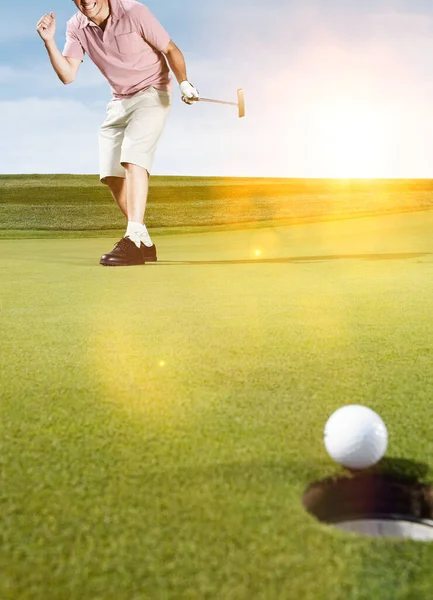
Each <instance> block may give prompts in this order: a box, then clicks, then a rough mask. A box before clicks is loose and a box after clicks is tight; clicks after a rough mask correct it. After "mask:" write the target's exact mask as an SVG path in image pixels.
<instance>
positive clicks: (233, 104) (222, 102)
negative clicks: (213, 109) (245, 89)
mask: <svg viewBox="0 0 433 600" xmlns="http://www.w3.org/2000/svg"><path fill="white" fill-rule="evenodd" d="M198 100H200V102H215V103H216V104H230V105H231V106H238V104H237V102H224V101H223V100H212V99H211V98H198Z"/></svg>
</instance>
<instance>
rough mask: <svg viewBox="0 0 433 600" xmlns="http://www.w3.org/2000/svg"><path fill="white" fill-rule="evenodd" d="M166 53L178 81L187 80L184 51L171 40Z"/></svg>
mask: <svg viewBox="0 0 433 600" xmlns="http://www.w3.org/2000/svg"><path fill="white" fill-rule="evenodd" d="M164 54H165V56H166V57H167V62H168V64H169V65H170V69H171V70H172V71H173V73H174V76H175V77H176V79H177V82H178V83H182V81H187V80H188V77H187V76H186V65H185V59H184V57H183V54H182V52H181V51H180V50H179V48H178V47H177V46H176V44H175V43H174V42H172V41H171V40H170V43H169V44H168V46H167V48H166V49H165V50H164Z"/></svg>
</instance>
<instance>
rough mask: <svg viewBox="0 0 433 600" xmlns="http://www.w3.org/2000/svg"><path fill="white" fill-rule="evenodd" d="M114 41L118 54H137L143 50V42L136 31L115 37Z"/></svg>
mask: <svg viewBox="0 0 433 600" xmlns="http://www.w3.org/2000/svg"><path fill="white" fill-rule="evenodd" d="M114 39H115V41H116V46H117V50H118V52H119V53H120V54H137V53H138V52H140V51H141V50H144V40H143V38H142V37H141V36H140V35H139V34H138V33H137V32H136V31H130V32H129V33H121V34H119V35H115V36H114Z"/></svg>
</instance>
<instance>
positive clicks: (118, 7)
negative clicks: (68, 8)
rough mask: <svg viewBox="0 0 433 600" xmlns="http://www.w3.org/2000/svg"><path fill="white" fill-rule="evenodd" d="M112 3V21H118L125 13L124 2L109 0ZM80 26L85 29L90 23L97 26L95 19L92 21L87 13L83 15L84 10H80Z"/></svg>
mask: <svg viewBox="0 0 433 600" xmlns="http://www.w3.org/2000/svg"><path fill="white" fill-rule="evenodd" d="M109 4H110V16H111V19H112V21H118V20H119V19H120V18H121V17H123V15H124V14H125V11H124V9H123V6H122V3H121V1H120V0H109ZM77 14H78V27H79V28H80V29H84V27H87V26H88V25H90V26H92V27H97V25H95V23H93V21H91V20H90V19H89V18H88V17H86V15H83V13H82V12H78V13H77Z"/></svg>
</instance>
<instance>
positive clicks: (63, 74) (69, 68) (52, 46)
mask: <svg viewBox="0 0 433 600" xmlns="http://www.w3.org/2000/svg"><path fill="white" fill-rule="evenodd" d="M44 43H45V48H46V49H47V52H48V56H49V57H50V61H51V64H52V66H53V69H54V71H55V72H56V74H57V77H58V78H59V79H60V81H61V82H62V83H64V84H68V83H72V81H74V79H75V75H76V74H77V71H78V67H79V66H80V64H81V60H78V59H73V58H66V57H65V56H63V54H62V53H61V52H60V50H59V49H58V48H57V45H56V42H55V41H54V40H47V41H45V42H44Z"/></svg>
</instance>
